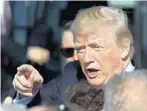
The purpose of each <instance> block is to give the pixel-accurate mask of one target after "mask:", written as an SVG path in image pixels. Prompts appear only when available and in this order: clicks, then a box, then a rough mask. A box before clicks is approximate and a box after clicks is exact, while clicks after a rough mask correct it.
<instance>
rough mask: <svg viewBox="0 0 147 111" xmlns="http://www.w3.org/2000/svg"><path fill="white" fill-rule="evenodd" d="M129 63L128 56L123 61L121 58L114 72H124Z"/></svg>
mask: <svg viewBox="0 0 147 111" xmlns="http://www.w3.org/2000/svg"><path fill="white" fill-rule="evenodd" d="M129 63H130V58H128V59H127V60H125V61H123V60H121V61H120V64H119V66H118V67H117V70H116V71H115V73H116V74H120V73H121V72H124V71H125V69H126V67H127V66H128V64H129Z"/></svg>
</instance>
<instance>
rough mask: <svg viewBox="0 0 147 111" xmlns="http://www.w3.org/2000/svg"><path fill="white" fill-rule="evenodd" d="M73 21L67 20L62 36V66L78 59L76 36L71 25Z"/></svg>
mask: <svg viewBox="0 0 147 111" xmlns="http://www.w3.org/2000/svg"><path fill="white" fill-rule="evenodd" d="M71 24H72V21H70V22H67V23H66V24H65V25H64V27H63V28H62V30H63V31H62V36H61V48H60V52H61V56H62V61H61V62H62V63H61V65H62V67H63V68H64V67H65V65H66V64H67V63H68V62H72V61H75V60H77V56H76V52H75V48H74V37H73V34H72V32H71V31H70V26H71Z"/></svg>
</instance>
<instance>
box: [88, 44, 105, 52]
mask: <svg viewBox="0 0 147 111" xmlns="http://www.w3.org/2000/svg"><path fill="white" fill-rule="evenodd" d="M90 47H91V48H92V49H94V50H96V51H99V50H101V48H103V47H102V46H99V45H97V44H91V45H90Z"/></svg>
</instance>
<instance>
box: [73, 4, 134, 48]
mask: <svg viewBox="0 0 147 111" xmlns="http://www.w3.org/2000/svg"><path fill="white" fill-rule="evenodd" d="M89 23H90V24H92V23H93V24H96V23H105V24H111V25H113V26H114V25H115V26H117V28H116V37H117V39H116V40H117V43H118V45H119V46H126V45H127V46H128V45H131V46H132V45H133V37H132V34H131V31H130V30H129V27H128V17H127V15H126V13H125V12H124V11H123V10H122V9H119V8H113V7H106V6H94V7H91V8H87V9H81V10H80V11H79V12H78V14H77V16H76V18H75V20H74V21H73V23H72V25H71V31H72V32H73V34H77V33H78V32H82V31H83V28H84V29H85V27H87V28H88V27H89V28H90V26H89ZM87 24H88V25H87ZM84 31H85V30H84ZM127 41H128V42H127Z"/></svg>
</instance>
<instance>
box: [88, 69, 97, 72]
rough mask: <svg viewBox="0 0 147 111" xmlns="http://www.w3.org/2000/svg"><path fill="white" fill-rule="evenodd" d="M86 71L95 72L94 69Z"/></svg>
mask: <svg viewBox="0 0 147 111" xmlns="http://www.w3.org/2000/svg"><path fill="white" fill-rule="evenodd" d="M88 71H90V72H95V71H97V70H96V69H88Z"/></svg>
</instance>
